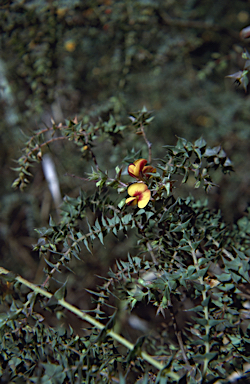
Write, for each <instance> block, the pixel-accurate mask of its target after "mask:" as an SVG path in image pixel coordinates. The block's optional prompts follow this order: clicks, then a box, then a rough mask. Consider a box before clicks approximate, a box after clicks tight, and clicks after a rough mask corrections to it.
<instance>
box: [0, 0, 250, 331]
mask: <svg viewBox="0 0 250 384" xmlns="http://www.w3.org/2000/svg"><path fill="white" fill-rule="evenodd" d="M0 20H1V23H0V32H1V33H0V114H1V119H0V167H1V183H0V212H1V215H0V260H1V265H2V266H4V267H6V268H8V269H11V270H13V271H14V272H18V273H20V274H21V275H23V276H24V277H25V278H27V279H30V280H32V281H34V282H36V283H41V282H42V281H43V280H42V279H43V278H44V276H43V268H44V264H43V261H42V260H39V255H38V254H37V253H36V252H34V251H32V245H33V244H35V243H36V242H37V235H36V232H35V231H34V228H39V227H42V226H46V225H48V222H49V216H50V215H51V214H52V215H53V214H54V213H55V207H54V205H53V200H52V197H51V194H50V190H49V188H48V184H47V182H46V180H45V177H44V173H43V169H42V165H41V164H37V165H36V166H35V167H34V168H33V170H32V172H33V175H34V177H33V178H32V179H31V182H30V184H29V186H28V187H27V188H26V190H25V191H24V192H23V193H21V192H20V191H18V190H13V189H12V188H11V184H12V182H13V180H14V179H15V178H16V174H15V172H14V171H13V170H12V168H13V167H15V166H16V163H15V160H16V159H18V158H19V157H20V156H21V154H22V152H21V148H23V147H24V143H25V141H27V140H28V138H29V137H30V136H31V135H32V134H33V132H34V130H37V129H39V128H43V127H45V126H46V125H47V126H50V125H51V118H53V119H54V120H55V122H56V123H59V122H61V121H62V122H63V121H64V119H65V118H66V119H73V118H74V116H75V115H77V116H78V119H85V121H86V122H88V121H93V122H95V121H97V119H98V117H99V116H101V117H102V118H103V119H107V118H108V116H109V115H110V114H112V115H113V116H114V117H115V119H117V121H118V122H120V123H121V124H127V123H128V122H129V120H128V114H129V113H130V112H134V111H136V110H138V109H141V108H142V107H143V106H146V108H147V109H148V110H150V111H152V112H153V115H154V116H155V119H154V121H153V123H152V125H151V129H149V131H148V137H149V140H150V141H151V142H152V143H153V148H152V153H153V158H157V157H158V156H164V148H162V146H163V145H166V144H175V143H176V140H177V139H176V136H180V137H184V138H186V139H188V140H196V139H197V138H199V137H200V136H203V137H204V139H205V140H206V141H207V142H208V145H209V146H217V145H222V146H223V148H224V149H225V151H226V152H227V154H228V156H229V157H230V159H231V160H232V161H233V163H234V167H235V173H233V174H232V175H231V177H229V176H228V175H227V176H224V175H223V174H220V173H218V174H216V175H215V182H216V183H217V184H218V185H219V187H218V188H214V189H213V190H212V191H211V192H210V194H209V195H208V196H207V198H208V200H209V205H210V207H211V209H219V208H220V209H221V210H222V214H223V217H224V218H225V220H226V221H227V222H228V223H230V224H229V225H233V223H234V222H236V221H237V220H238V219H239V218H240V217H242V216H243V215H244V212H245V210H246V208H247V207H248V205H249V190H250V175H249V164H250V161H249V160H250V156H249V148H250V144H249V138H250V128H249V123H250V97H249V92H248V91H247V92H245V91H244V89H243V88H242V87H241V86H239V87H238V86H237V84H234V82H233V80H232V79H226V78H225V76H226V75H229V74H232V73H234V72H237V71H238V70H240V69H242V68H243V65H244V61H243V59H242V58H241V55H242V52H243V50H244V48H246V49H248V48H249V41H248V40H244V41H243V40H241V39H240V31H241V29H242V28H244V27H246V26H248V25H249V24H250V2H249V1H243V0H238V1H234V2H233V1H231V2H229V1H228V0H220V1H212V0H201V1H199V0H178V1H177V0H165V1H163V0H138V1H137V0H122V1H119V0H84V1H80V0H61V1H43V0H34V1H32V0H22V1H18V0H16V1H11V0H2V1H1V5H0ZM124 140H126V141H127V146H128V147H130V148H132V147H133V146H135V147H137V149H138V148H140V145H141V144H138V143H137V141H138V140H139V138H138V139H135V138H134V136H132V135H131V136H130V135H128V136H125V137H124ZM140 143H141V142H140ZM49 150H50V151H51V153H50V155H51V158H52V160H53V162H54V165H55V169H56V172H57V175H58V178H59V182H60V189H61V194H62V196H64V195H65V194H68V195H70V196H72V197H74V196H77V195H78V193H79V188H83V182H82V181H81V180H80V179H78V178H77V177H72V175H77V176H79V177H83V176H84V172H85V171H88V170H90V165H89V164H86V162H85V161H84V159H83V158H82V157H81V154H80V152H77V151H76V150H75V148H74V147H73V146H70V145H68V144H67V145H66V144H65V143H60V144H58V143H57V144H56V145H54V146H53V147H51V148H50V149H49ZM109 153H110V152H109V151H108V150H107V149H105V146H104V147H102V151H100V153H98V156H99V158H98V160H99V161H100V162H104V163H105V162H106V161H108V163H109V165H110V164H111V165H112V166H113V167H115V166H116V165H117V159H118V158H119V156H118V155H119V154H118V153H116V150H115V151H114V152H113V154H112V157H111V158H108V159H107V156H109ZM105 164H106V163H105ZM70 175H71V176H70ZM193 184H194V183H193V180H190V181H189V182H188V184H187V186H185V188H182V190H181V192H180V193H181V194H182V195H183V196H187V195H188V194H189V193H190V192H193V189H192V187H193ZM86 188H87V187H86ZM195 194H196V196H197V197H199V196H202V199H204V198H205V193H202V191H201V192H200V191H199V192H197V191H195ZM131 244H132V240H131V242H130V240H128V241H127V242H126V246H125V247H123V248H124V249H123V250H122V255H124V257H125V256H126V253H127V251H128V249H130V247H131ZM99 248H100V249H98V247H97V249H96V251H95V252H96V253H95V255H94V256H93V257H92V258H88V261H84V262H82V264H80V266H79V261H76V260H75V261H72V264H71V265H70V267H71V268H72V269H73V270H74V269H75V270H76V269H77V275H75V276H73V275H69V276H68V278H69V281H68V296H67V299H68V300H69V301H70V302H71V303H72V304H74V303H78V305H81V304H79V303H83V302H84V303H85V304H84V305H85V306H86V307H87V308H88V305H89V304H86V302H87V301H88V300H89V299H88V298H86V292H85V291H84V289H83V288H85V287H88V288H90V289H92V288H95V287H96V278H95V277H94V275H95V274H98V275H102V276H104V275H106V274H107V271H108V269H109V268H110V266H112V264H113V263H114V261H115V259H116V258H118V257H121V246H120V244H119V243H116V240H115V239H114V238H112V239H111V238H110V242H109V243H108V244H107V245H106V249H103V248H102V247H99ZM66 275H67V274H66V272H65V276H64V275H61V277H60V281H61V282H63V281H65V279H66ZM83 277H84V286H83ZM52 284H53V283H52ZM84 305H82V307H83V306H84ZM140 327H141V325H140Z"/></svg>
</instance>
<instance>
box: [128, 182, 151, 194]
mask: <svg viewBox="0 0 250 384" xmlns="http://www.w3.org/2000/svg"><path fill="white" fill-rule="evenodd" d="M147 189H148V187H147V185H146V184H144V183H134V184H131V185H130V186H129V187H128V194H129V196H138V195H140V194H141V193H143V192H144V191H146V190H147Z"/></svg>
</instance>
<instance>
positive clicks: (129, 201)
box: [126, 197, 137, 205]
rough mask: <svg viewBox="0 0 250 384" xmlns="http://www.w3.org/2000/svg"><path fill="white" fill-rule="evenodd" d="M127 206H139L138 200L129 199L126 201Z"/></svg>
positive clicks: (134, 198)
mask: <svg viewBox="0 0 250 384" xmlns="http://www.w3.org/2000/svg"><path fill="white" fill-rule="evenodd" d="M126 204H128V205H136V204H137V198H136V197H129V198H128V199H126Z"/></svg>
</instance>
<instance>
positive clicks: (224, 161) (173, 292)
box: [1, 109, 250, 383]
mask: <svg viewBox="0 0 250 384" xmlns="http://www.w3.org/2000/svg"><path fill="white" fill-rule="evenodd" d="M130 119H131V124H129V125H128V126H119V124H116V122H115V120H114V118H112V117H111V118H110V119H109V120H108V121H107V122H105V121H101V120H99V122H98V123H97V124H96V125H93V124H84V123H83V122H82V121H79V122H78V121H77V120H76V119H75V120H74V121H68V122H67V125H62V124H59V126H56V125H53V126H52V127H51V128H48V131H49V132H50V133H51V137H50V138H48V139H47V141H46V140H45V141H44V140H42V137H43V135H44V132H41V131H38V132H35V134H34V136H33V137H32V139H31V140H29V141H28V142H27V147H26V148H25V150H24V155H23V156H22V157H21V158H20V159H19V163H20V167H19V168H18V169H17V170H18V171H19V173H20V175H19V178H18V179H16V180H15V182H14V186H20V187H21V188H23V187H24V186H25V184H26V183H27V182H28V179H27V178H28V177H29V176H31V174H30V170H29V167H30V166H31V165H32V163H33V162H34V161H40V160H41V159H42V157H43V155H42V149H43V148H44V147H45V146H46V145H51V144H53V142H54V143H56V142H57V141H58V139H59V138H60V139H61V140H62V139H65V140H72V141H74V143H75V144H76V145H77V147H79V148H80V151H79V153H81V151H83V152H89V158H90V160H93V164H94V165H93V167H92V171H90V172H89V173H88V177H87V178H86V179H85V181H86V180H88V181H89V183H92V188H91V191H89V192H88V193H85V192H83V191H80V194H79V196H77V197H76V198H72V197H67V196H65V198H64V202H63V204H62V205H61V208H60V210H61V215H60V219H59V221H58V222H55V221H54V220H53V219H52V218H51V219H50V223H49V227H46V228H41V229H39V230H38V232H39V240H38V243H37V245H36V246H35V249H37V250H39V253H40V257H43V258H44V260H45V262H46V264H47V267H46V275H47V277H46V278H45V280H44V282H43V284H42V285H41V286H36V285H34V284H32V283H29V282H28V281H27V280H24V279H22V278H20V277H18V276H16V275H13V274H12V273H8V271H6V270H5V269H3V268H2V269H1V276H2V280H1V285H2V288H3V289H2V299H4V303H5V306H6V307H7V310H6V312H5V313H2V315H1V334H2V340H3V342H2V345H1V359H2V361H3V368H2V375H4V376H5V377H7V378H8V380H14V382H16V380H17V382H18V380H21V381H22V380H25V381H26V382H27V381H28V380H30V382H37V381H39V380H42V381H44V382H45V381H46V382H51V383H57V382H61V383H62V382H72V383H73V382H79V383H80V382H84V383H85V382H89V383H96V382H103V383H104V382H107V383H108V382H110V383H111V382H117V381H118V382H126V381H124V380H125V378H127V379H126V380H127V382H135V381H137V382H144V383H146V382H149V381H150V382H162V383H163V382H164V383H165V382H169V383H175V382H179V383H184V382H186V383H201V382H215V381H216V380H218V379H220V382H227V380H228V379H227V377H228V375H229V374H230V373H233V372H234V371H235V370H236V368H237V367H239V366H243V364H244V363H246V362H248V361H249V348H248V345H249V332H248V325H249V321H248V316H247V315H246V312H247V310H246V309H244V308H247V303H248V296H249V295H248V294H247V293H246V292H247V286H248V284H249V268H250V267H249V258H250V255H249V249H248V247H249V235H248V233H249V225H250V224H249V220H248V218H247V217H245V218H244V219H242V220H240V221H239V223H238V225H237V226H234V227H233V228H229V227H228V226H227V225H226V224H225V223H224V222H223V220H222V218H221V215H220V213H218V212H211V211H209V209H208V208H207V206H206V202H203V203H202V202H201V201H195V200H194V199H193V198H191V197H186V198H179V197H178V190H179V188H181V185H182V184H183V183H186V182H187V180H188V178H189V177H193V178H194V179H195V180H196V182H195V185H194V187H195V188H199V187H200V186H203V187H204V188H205V190H207V189H209V188H212V187H213V181H212V177H211V170H213V169H217V168H221V170H222V171H223V172H226V173H227V172H229V171H230V170H232V165H231V162H230V160H229V159H228V158H227V156H226V153H225V152H224V151H223V149H222V148H220V147H215V148H209V147H208V146H207V143H206V141H205V140H204V139H202V138H200V139H198V140H196V141H195V142H194V143H191V142H188V141H187V140H185V139H181V138H179V139H178V142H177V144H176V146H166V147H165V151H166V155H165V157H163V158H162V159H157V160H154V161H153V167H149V166H146V165H145V164H146V163H147V160H146V159H145V160H144V159H140V160H139V162H138V161H137V160H138V155H139V154H138V153H134V152H133V151H130V152H129V153H128V155H127V156H126V157H125V158H124V159H122V158H121V159H120V162H119V163H118V164H117V167H116V168H115V170H112V169H109V170H103V169H102V168H101V165H99V164H98V160H97V156H96V154H95V149H94V146H95V141H100V140H103V139H104V138H105V139H106V140H111V141H112V143H113V145H114V144H115V145H116V146H117V145H118V146H120V147H121V148H122V147H123V145H124V144H123V143H124V140H125V137H126V131H127V130H128V131H129V130H131V129H132V130H134V131H135V133H136V134H137V135H139V136H140V137H141V139H142V140H143V141H144V146H145V147H146V148H147V150H148V155H149V160H148V161H149V162H150V161H151V157H152V150H153V149H152V144H151V143H150V142H149V141H148V139H147V136H146V127H147V126H148V125H149V126H150V125H151V124H152V116H150V113H148V112H147V111H146V110H145V109H144V110H142V111H140V112H138V113H135V114H133V115H131V116H130ZM41 136H42V137H41ZM142 144H143V142H142ZM120 152H121V153H122V149H121V151H120ZM38 154H39V155H38ZM126 163H127V164H132V165H130V166H129V175H128V173H127V170H126V169H127V165H126ZM133 163H134V164H135V165H133ZM123 164H125V166H124V165H123ZM136 164H137V165H136ZM110 174H112V177H111V176H110ZM131 176H132V177H131ZM179 176H181V179H179ZM133 178H135V179H136V180H135V181H134V182H133ZM131 179H132V180H131ZM178 179H179V181H178ZM131 183H132V184H131ZM131 185H132V186H133V187H136V188H137V189H138V188H139V187H141V186H144V185H145V186H146V187H145V188H144V189H143V192H142V195H143V193H145V192H144V191H145V189H146V190H147V191H150V199H148V198H146V201H145V202H143V204H142V207H141V208H139V207H136V206H132V207H129V204H130V199H131V198H127V199H126V197H125V196H124V194H126V190H127V188H128V191H129V190H130V189H131ZM137 186H139V187H137ZM130 195H131V196H132V200H133V199H135V200H133V202H134V203H136V202H138V205H139V206H140V194H139V195H138V194H137V195H136V194H133V193H130ZM133 196H135V197H134V198H133ZM136 196H139V197H136ZM136 199H137V200H136ZM138 199H139V200H138ZM142 201H143V199H142ZM133 232H134V233H135V234H136V237H134V235H133ZM121 234H122V235H123V236H121ZM111 235H113V236H115V237H116V238H117V241H118V242H120V243H121V245H120V246H122V244H123V242H124V236H125V238H130V239H132V243H131V245H130V250H129V253H128V255H127V257H126V258H125V259H117V260H116V262H115V264H114V262H113V265H112V266H111V268H110V271H109V272H108V274H107V276H103V277H102V279H103V281H104V282H103V284H101V285H99V286H98V287H97V288H96V289H95V290H94V291H93V290H89V293H90V294H91V295H92V296H93V303H94V306H93V308H92V309H91V311H90V310H89V311H88V310H87V311H86V312H82V311H81V310H80V309H77V307H74V306H71V305H70V304H68V303H67V301H65V300H64V298H65V296H66V288H67V281H65V282H63V284H62V285H61V286H60V287H59V288H58V289H57V290H56V291H55V292H52V293H50V290H51V288H50V287H51V284H50V282H51V281H52V280H54V279H55V278H56V280H57V279H59V281H60V275H58V273H59V274H60V272H61V271H62V270H63V269H65V268H66V269H68V270H69V271H71V269H70V264H71V261H72V259H74V258H75V259H76V260H78V262H79V263H81V262H82V260H83V262H87V260H88V258H89V256H88V254H89V255H91V257H94V254H95V252H96V249H98V248H99V247H100V246H101V247H105V242H106V239H108V238H109V236H111ZM70 273H73V271H71V272H70ZM52 286H53V285H52ZM24 287H26V288H25V289H24ZM27 288H28V290H27ZM139 303H141V304H142V305H143V306H144V307H145V308H146V307H147V306H153V307H155V315H156V316H159V317H162V321H164V319H167V318H168V319H169V320H168V321H169V325H168V326H167V327H166V328H165V329H164V328H162V326H161V327H159V329H157V330H150V325H147V327H146V328H145V329H144V330H143V327H142V325H140V324H143V319H141V318H140V317H138V318H137V321H138V323H139V328H140V327H142V330H143V332H142V334H141V337H139V339H138V340H137V342H136V343H135V345H133V344H131V342H130V341H129V340H127V339H126V338H124V337H121V336H120V335H119V334H118V333H117V331H116V327H117V325H118V327H119V322H120V321H121V316H122V315H123V316H124V312H125V313H126V314H127V316H128V317H130V316H131V314H133V312H134V310H135V309H136V307H138V304H139ZM65 309H67V310H69V311H71V312H73V313H74V314H76V315H77V316H78V317H80V318H81V319H82V320H84V321H85V322H87V323H89V324H90V325H91V327H90V326H89V325H85V327H84V332H83V336H81V337H79V336H77V335H76V334H75V333H74V331H73V329H72V328H68V326H67V325H64V326H61V328H60V329H58V330H57V331H56V329H54V328H49V327H47V326H45V325H44V324H43V319H44V317H43V316H44V315H42V313H41V311H42V312H43V311H46V310H48V311H53V312H55V313H56V314H57V316H58V318H60V317H61V316H63V315H64V311H65ZM178 311H180V312H181V313H182V317H183V318H182V321H181V322H180V319H179V320H178V317H177V316H176V314H177V312H178ZM88 313H91V316H90V315H89V314H88ZM139 314H140V312H139ZM45 316H46V315H45ZM141 322H142V323H141ZM98 330H99V331H98ZM171 332H173V334H174V336H173V335H172V336H170V334H171ZM117 370H118V371H119V375H120V376H119V375H118V376H117ZM157 370H158V371H157Z"/></svg>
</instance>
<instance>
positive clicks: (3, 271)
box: [0, 267, 179, 380]
mask: <svg viewBox="0 0 250 384" xmlns="http://www.w3.org/2000/svg"><path fill="white" fill-rule="evenodd" d="M8 273H10V271H7V270H6V269H4V268H2V267H0V275H7V274H8ZM15 280H16V281H18V282H19V283H21V284H24V285H25V286H26V287H28V288H30V289H31V290H32V291H33V292H35V293H37V294H40V295H42V296H44V297H47V298H48V299H51V298H52V296H53V295H52V294H51V293H50V292H47V291H46V290H45V289H43V288H41V287H39V286H37V285H35V284H33V283H30V282H29V281H27V280H25V279H24V278H22V277H21V276H16V277H15ZM58 303H59V304H60V305H61V306H62V307H64V308H66V309H67V310H68V311H70V312H72V313H74V314H75V315H76V316H78V317H79V318H80V319H82V320H84V321H86V322H88V323H90V324H91V325H93V326H94V327H95V328H97V329H100V330H103V329H104V328H105V326H104V325H103V324H101V323H100V322H99V321H97V320H96V319H94V318H93V317H91V316H90V315H88V314H86V313H84V312H82V311H81V310H80V309H78V308H76V307H74V306H73V305H71V304H69V303H68V302H67V301H65V300H64V299H60V300H58ZM107 335H109V336H110V337H112V338H113V339H114V340H116V341H117V342H118V343H120V344H122V345H124V346H125V347H126V348H128V349H130V350H133V349H134V347H135V346H134V344H132V343H130V342H129V341H128V340H127V339H125V338H124V337H122V336H121V335H119V334H117V333H116V332H114V331H112V330H107ZM140 355H141V357H142V358H143V359H144V360H145V361H147V362H148V363H149V364H151V365H153V366H154V367H155V368H157V369H158V370H163V369H164V365H163V364H161V363H160V362H158V361H156V360H155V359H154V358H153V357H152V356H150V355H149V354H147V353H146V352H141V353H140ZM166 375H167V376H169V377H172V378H173V379H174V380H179V376H178V375H177V374H176V373H174V372H168V371H167V372H166Z"/></svg>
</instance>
